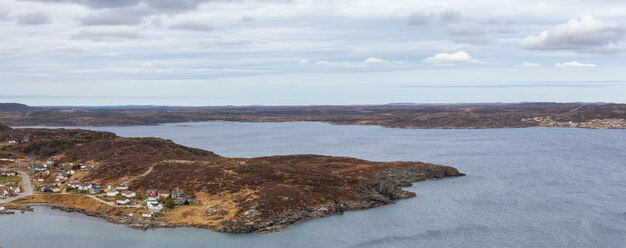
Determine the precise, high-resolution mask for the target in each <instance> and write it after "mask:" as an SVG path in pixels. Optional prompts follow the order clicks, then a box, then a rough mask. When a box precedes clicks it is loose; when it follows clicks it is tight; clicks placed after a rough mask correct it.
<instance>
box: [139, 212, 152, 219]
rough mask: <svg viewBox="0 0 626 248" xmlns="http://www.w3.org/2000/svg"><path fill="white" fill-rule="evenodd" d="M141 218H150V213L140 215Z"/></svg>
mask: <svg viewBox="0 0 626 248" xmlns="http://www.w3.org/2000/svg"><path fill="white" fill-rule="evenodd" d="M141 216H142V217H144V218H152V212H144V213H142V214H141Z"/></svg>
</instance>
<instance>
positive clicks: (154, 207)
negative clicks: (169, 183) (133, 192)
mask: <svg viewBox="0 0 626 248" xmlns="http://www.w3.org/2000/svg"><path fill="white" fill-rule="evenodd" d="M148 209H149V210H150V211H152V212H161V210H163V205H161V204H158V203H157V204H154V203H148Z"/></svg>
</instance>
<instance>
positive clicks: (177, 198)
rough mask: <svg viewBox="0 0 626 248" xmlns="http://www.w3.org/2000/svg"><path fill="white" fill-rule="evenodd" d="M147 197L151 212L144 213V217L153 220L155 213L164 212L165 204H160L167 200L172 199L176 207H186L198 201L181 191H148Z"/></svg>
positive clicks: (147, 205)
mask: <svg viewBox="0 0 626 248" xmlns="http://www.w3.org/2000/svg"><path fill="white" fill-rule="evenodd" d="M146 196H147V197H148V200H147V201H146V207H147V208H148V210H149V212H145V213H143V215H142V216H143V217H145V218H151V217H152V216H153V215H154V213H158V212H161V211H162V210H163V204H161V203H160V202H162V201H165V200H166V199H171V201H172V202H174V204H176V205H184V204H189V203H194V202H196V199H195V198H193V197H188V196H187V195H185V192H183V191H179V190H172V191H168V190H157V189H148V190H146Z"/></svg>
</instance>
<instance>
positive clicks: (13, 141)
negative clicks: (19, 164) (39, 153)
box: [9, 140, 18, 145]
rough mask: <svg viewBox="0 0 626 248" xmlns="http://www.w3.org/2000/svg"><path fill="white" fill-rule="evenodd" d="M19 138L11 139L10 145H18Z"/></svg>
mask: <svg viewBox="0 0 626 248" xmlns="http://www.w3.org/2000/svg"><path fill="white" fill-rule="evenodd" d="M17 143H18V142H17V140H9V145H17Z"/></svg>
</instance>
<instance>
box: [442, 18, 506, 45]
mask: <svg viewBox="0 0 626 248" xmlns="http://www.w3.org/2000/svg"><path fill="white" fill-rule="evenodd" d="M446 32H447V33H448V35H450V36H452V37H453V38H454V41H456V42H459V43H467V44H471V45H486V44H489V43H491V42H493V41H494V40H495V37H494V36H493V35H492V34H491V33H490V32H488V31H487V30H486V29H484V28H483V27H482V26H480V25H478V24H476V23H470V22H463V23H459V24H454V25H451V26H449V27H448V28H447V29H446Z"/></svg>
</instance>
